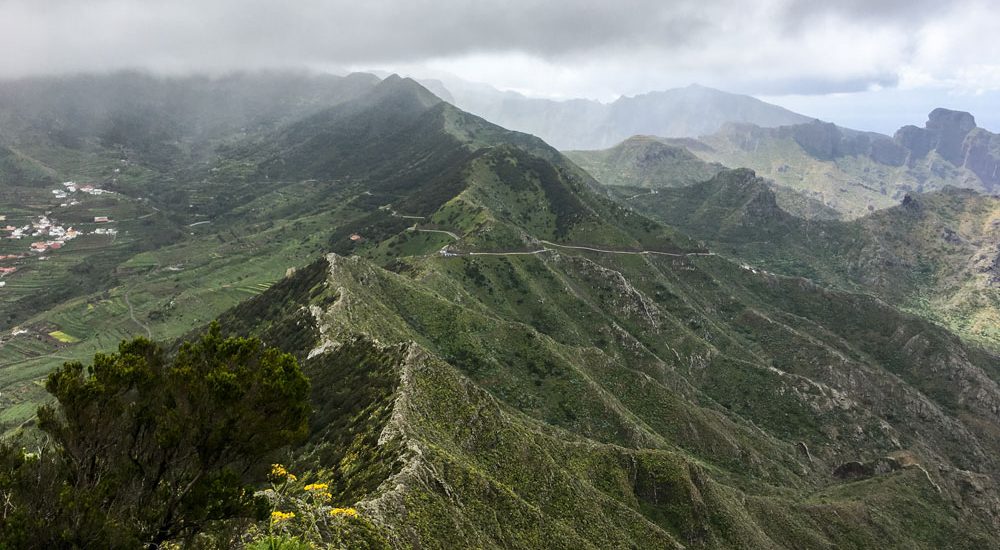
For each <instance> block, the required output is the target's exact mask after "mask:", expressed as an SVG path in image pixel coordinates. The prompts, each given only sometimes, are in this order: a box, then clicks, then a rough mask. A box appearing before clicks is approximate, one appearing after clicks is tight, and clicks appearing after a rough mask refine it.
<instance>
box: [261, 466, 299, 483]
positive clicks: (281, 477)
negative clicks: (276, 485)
mask: <svg viewBox="0 0 1000 550" xmlns="http://www.w3.org/2000/svg"><path fill="white" fill-rule="evenodd" d="M268 477H269V478H271V481H285V480H288V481H295V480H296V479H298V478H297V477H295V474H290V473H288V470H287V469H286V468H285V467H284V466H282V465H281V464H271V473H270V474H268Z"/></svg>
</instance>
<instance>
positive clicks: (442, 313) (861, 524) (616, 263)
mask: <svg viewBox="0 0 1000 550" xmlns="http://www.w3.org/2000/svg"><path fill="white" fill-rule="evenodd" d="M182 174H190V175H197V177H192V178H190V179H185V180H178V181H177V182H176V184H175V185H174V186H173V188H174V190H180V191H183V192H184V193H187V194H188V196H190V197H192V198H193V199H194V201H195V202H193V203H190V204H195V205H196V206H195V207H194V208H192V207H188V210H195V211H196V212H194V213H187V214H185V216H190V217H189V218H185V219H183V221H187V220H188V219H202V218H200V216H205V218H204V221H205V222H209V223H200V224H199V225H196V226H191V225H190V223H189V224H186V225H185V228H186V229H185V231H186V233H187V234H186V235H185V236H184V237H183V238H182V239H180V240H179V241H177V242H175V243H173V244H171V245H169V246H163V247H159V248H156V249H154V250H150V251H147V252H145V253H143V254H138V255H136V256H134V257H131V258H129V259H128V260H126V261H124V262H122V263H121V264H120V265H119V269H117V270H116V273H118V275H119V279H117V280H116V281H114V282H113V285H112V286H110V287H109V288H107V289H106V290H104V291H103V292H98V293H94V294H88V295H84V296H80V297H78V298H76V299H73V300H69V301H66V302H64V303H61V304H60V305H59V306H57V307H55V308H51V309H49V310H46V311H43V312H39V313H38V314H37V315H36V316H34V317H32V318H31V319H29V320H28V321H27V322H25V323H23V324H22V326H25V327H29V332H28V333H26V334H20V333H19V334H18V335H14V334H13V333H12V332H5V333H4V338H5V339H4V342H3V343H2V345H0V354H2V355H0V357H2V358H4V362H3V365H4V366H3V368H2V369H0V386H2V387H0V399H4V400H6V401H4V402H3V405H4V409H3V412H2V414H0V421H2V422H4V427H5V428H12V427H14V426H15V425H17V424H18V423H20V422H22V421H24V420H25V419H26V418H28V416H29V415H30V411H31V407H32V405H33V404H34V403H33V400H36V399H38V398H39V395H38V388H37V386H36V385H35V384H34V383H33V381H34V380H36V379H37V378H38V376H40V375H42V374H43V373H44V372H46V370H47V369H49V368H51V366H52V365H53V364H55V363H57V362H59V361H61V360H63V359H64V358H75V357H86V356H87V355H89V354H92V353H93V352H94V351H95V350H99V349H103V348H107V347H108V346H110V345H111V344H112V343H113V342H114V340H116V339H117V338H118V337H120V336H121V335H124V334H127V333H129V332H133V333H134V332H137V331H139V330H143V331H148V332H149V333H151V334H153V335H154V336H155V337H157V338H160V339H172V338H175V337H178V336H182V335H184V334H186V333H187V332H189V331H191V330H195V329H197V328H198V327H200V326H202V325H203V324H205V323H206V322H208V321H209V320H210V319H212V318H215V317H219V318H220V320H221V322H222V324H223V326H224V327H225V328H226V329H227V330H229V331H232V332H238V333H250V334H256V335H259V336H261V338H262V339H264V340H265V341H266V342H267V343H268V344H270V345H277V346H280V347H282V348H284V349H286V350H288V351H290V352H293V353H295V354H296V355H297V356H298V357H299V358H300V359H301V360H302V361H303V364H304V367H305V369H306V370H307V372H308V373H309V375H310V377H311V378H312V381H313V392H314V393H313V404H314V407H315V416H314V419H313V422H312V434H311V437H310V440H309V441H308V442H307V443H306V444H305V445H303V446H302V447H300V448H297V449H293V450H291V451H290V453H291V461H290V463H289V467H290V468H291V469H292V470H293V471H297V472H299V473H300V474H301V475H302V476H303V478H304V479H310V480H318V481H323V482H329V483H330V488H331V493H333V502H334V504H336V505H338V506H352V507H355V508H357V509H358V510H359V511H360V513H361V515H362V517H363V518H365V519H366V520H368V521H369V522H370V524H371V525H372V526H374V529H375V534H377V535H378V537H384V538H385V539H386V540H388V541H389V542H390V543H391V544H392V545H393V546H394V547H398V548H410V547H421V548H455V547H475V548H537V547H552V548H609V547H613V548H617V547H625V548H629V547H633V548H646V547H677V548H680V547H685V548H691V547H695V548H699V547H700V548H733V547H749V548H829V547H837V548H870V547H873V546H879V547H889V548H939V547H942V546H952V547H958V548H984V547H990V546H991V545H992V546H995V541H994V540H993V539H992V538H991V534H992V532H993V526H994V525H995V522H996V521H997V519H996V515H995V510H996V509H997V507H996V503H997V502H998V499H1000V493H998V489H997V487H996V485H995V483H994V480H995V479H996V477H997V475H998V473H1000V462H998V460H997V457H998V456H1000V453H998V451H1000V437H998V436H997V434H998V431H997V426H998V424H1000V417H998V413H997V411H998V410H1000V385H998V382H1000V371H998V369H997V364H998V357H997V355H996V354H994V353H992V352H990V351H986V350H983V349H981V348H979V347H976V346H975V345H973V344H970V343H967V342H963V341H962V340H961V339H959V338H958V337H956V336H954V335H953V334H951V333H949V332H947V331H946V330H944V329H943V328H941V327H940V326H938V325H935V324H933V323H930V322H928V321H926V320H924V319H922V318H920V317H917V316H914V315H910V314H907V313H904V312H901V311H900V310H898V309H896V308H894V307H893V306H891V305H889V304H887V303H886V302H884V301H880V300H878V299H876V298H873V297H871V296H868V295H865V294H856V293H851V292H848V291H844V290H831V289H828V288H824V287H821V286H818V285H817V284H815V283H813V282H811V281H809V280H807V279H803V278H796V277H786V276H780V275H774V274H771V273H764V272H760V271H759V270H754V269H750V268H748V267H744V266H742V265H740V263H739V262H734V261H731V260H729V259H727V258H726V257H724V256H723V255H717V254H716V251H715V250H714V249H713V248H712V247H713V246H715V242H714V241H713V243H712V245H711V246H709V247H706V246H703V245H701V244H699V243H698V242H696V241H695V240H692V239H691V238H689V237H687V236H685V234H684V232H681V231H678V230H676V229H672V228H670V227H668V226H666V225H664V224H662V223H660V222H657V221H654V220H653V219H651V218H650V217H647V216H645V215H642V214H640V213H638V212H635V211H632V210H629V209H628V208H625V207H622V206H620V205H619V204H617V203H615V202H614V201H612V200H611V199H609V198H608V197H607V196H605V195H604V194H603V192H602V191H601V190H600V188H599V186H598V184H597V182H596V181H594V180H593V179H592V178H590V177H589V175H587V174H586V172H583V171H582V170H580V169H579V168H578V167H577V166H576V165H575V164H573V163H572V162H570V161H569V160H567V159H566V158H565V157H563V156H562V155H560V154H559V153H558V152H557V151H555V150H554V149H552V148H550V147H548V146H547V145H545V143H543V142H541V141H540V140H538V139H537V138H532V137H531V136H527V135H525V134H519V133H515V132H508V131H506V130H503V129H502V128H499V127H497V126H494V125H491V124H489V123H487V122H485V121H483V120H482V119H479V118H476V117H473V116H471V115H468V114H466V113H463V112H462V111H459V110H458V109H456V108H454V107H452V106H450V105H448V104H446V103H443V102H440V101H438V100H436V99H435V98H434V96H432V95H430V94H429V93H428V92H427V91H426V90H425V89H423V88H422V87H420V86H419V85H417V84H416V83H414V82H412V81H409V80H406V79H399V78H387V79H386V80H384V81H382V82H381V83H379V84H378V85H376V86H375V87H374V88H372V90H371V91H370V92H369V93H368V94H365V95H364V96H362V97H358V98H355V99H352V100H349V101H345V102H343V103H341V104H338V105H335V106H333V107H331V108H329V109H324V110H320V111H317V112H314V113H310V114H307V115H304V116H302V117H300V118H297V119H295V120H293V121H289V122H288V123H286V124H282V125H279V126H278V127H276V128H274V129H273V130H267V131H263V132H260V133H258V134H255V135H253V136H248V137H246V138H245V139H242V140H239V141H238V142H234V143H232V144H230V145H229V146H227V147H224V148H220V149H219V150H218V152H217V155H216V156H215V157H213V158H211V159H210V160H208V161H206V162H205V163H204V164H198V165H195V166H192V167H191V168H190V169H189V170H185V171H183V172H178V173H176V174H175V175H176V176H178V177H179V176H180V175H182ZM731 175H732V174H731V173H729V172H723V173H722V174H720V175H719V176H717V177H716V179H715V180H713V181H715V182H718V181H720V178H723V177H729V176H731ZM740 181H742V182H744V183H745V184H746V185H745V186H746V187H748V189H749V188H750V187H753V185H754V184H755V183H754V182H755V180H753V178H749V177H746V178H743V180H740ZM706 189H707V187H706V186H704V185H701V186H699V185H695V186H691V187H686V188H682V189H681V190H680V191H685V192H699V193H703V196H701V197H697V198H693V199H691V201H690V202H689V203H688V204H689V206H690V207H691V208H694V209H697V208H701V210H699V211H698V212H692V213H690V214H688V215H687V216H688V217H687V218H685V219H688V220H690V223H687V224H685V225H686V226H690V227H685V230H688V229H690V232H691V233H692V234H693V235H694V237H695V238H697V239H702V240H708V239H707V238H706V237H704V236H703V235H700V234H699V231H696V229H698V226H697V225H696V220H698V219H699V216H698V214H699V213H700V214H701V215H702V216H703V217H704V219H703V220H701V221H700V222H698V223H702V224H703V225H704V226H706V227H707V226H709V225H711V224H712V223H715V224H717V225H720V226H722V227H727V228H728V227H732V228H733V229H732V230H733V231H737V226H738V220H739V219H740V218H741V217H742V218H745V219H748V220H753V219H757V218H755V216H756V215H757V214H765V213H767V212H775V211H776V212H779V213H780V209H778V208H777V207H776V205H775V203H774V200H773V197H771V199H770V200H768V197H767V195H766V194H760V193H758V195H756V196H754V195H752V194H751V193H749V192H747V193H745V194H744V195H743V196H745V200H742V202H741V199H740V198H739V197H738V196H737V195H736V194H735V193H733V192H724V193H722V192H720V193H712V192H711V191H710V190H709V191H706ZM692 190H693V191H692ZM765 190H766V189H765ZM668 192H673V190H670V189H662V190H660V191H659V192H658V193H657V194H656V195H651V196H653V197H660V196H661V195H664V196H665V195H667V194H668ZM678 192H679V191H678ZM205 197H218V198H216V199H214V200H211V201H210V200H208V199H207V198H205ZM734 202H736V203H737V204H742V205H743V206H744V208H743V209H742V210H738V211H737V212H735V213H734V212H733V211H732V209H731V206H732V204H733V203H734ZM715 203H717V205H718V208H715V209H714V211H712V208H711V205H712V204H715ZM698 204H701V205H703V206H701V207H698V206H697V205H698ZM745 212H749V213H750V214H745ZM177 215H179V214H177ZM710 215H712V216H715V217H714V221H713V219H711V218H709V217H708V216H710ZM789 219H790V218H789ZM193 223H199V222H193ZM754 223H755V222H754ZM788 223H792V222H791V221H789V222H788ZM719 241H721V239H719ZM719 252H725V251H724V250H721V249H720V251H719ZM289 268H294V269H289ZM70 326H72V327H75V328H76V332H75V334H76V335H77V336H78V337H80V339H81V341H80V342H78V343H75V344H55V343H52V342H50V341H48V340H45V339H44V338H41V334H43V333H41V332H40V331H41V330H42V328H41V327H45V328H50V327H51V328H54V329H63V328H69V327H70ZM15 358H16V359H15ZM12 359H14V360H13V361H11V360H12ZM307 527H308V526H303V529H307ZM356 535H357V537H359V538H365V537H369V536H370V535H371V536H372V539H371V540H374V538H377V537H374V535H373V533H369V532H367V531H364V532H361V531H359V532H358V533H356Z"/></svg>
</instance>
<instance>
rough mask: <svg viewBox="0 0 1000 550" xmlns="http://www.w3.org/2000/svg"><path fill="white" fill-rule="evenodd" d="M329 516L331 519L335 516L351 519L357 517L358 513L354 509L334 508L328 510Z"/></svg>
mask: <svg viewBox="0 0 1000 550" xmlns="http://www.w3.org/2000/svg"><path fill="white" fill-rule="evenodd" d="M330 515H331V516H333V517H337V516H347V517H351V518H356V517H358V511H357V510H355V509H354V508H334V509H332V510H330Z"/></svg>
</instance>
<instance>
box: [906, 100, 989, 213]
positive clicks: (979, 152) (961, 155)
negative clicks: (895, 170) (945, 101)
mask: <svg viewBox="0 0 1000 550" xmlns="http://www.w3.org/2000/svg"><path fill="white" fill-rule="evenodd" d="M893 139H894V141H895V142H896V143H898V144H899V145H900V146H902V147H904V148H905V149H906V150H907V151H908V156H907V164H908V165H909V166H911V167H912V166H914V165H916V164H917V163H918V162H921V161H924V160H925V159H926V158H927V155H928V154H929V153H930V152H931V151H934V152H936V153H937V154H938V155H940V157H941V158H943V159H944V160H946V161H948V162H950V163H951V164H952V165H954V166H957V167H962V168H966V169H968V170H969V171H971V172H972V173H974V174H975V175H976V176H977V177H978V178H979V179H980V180H982V182H983V186H984V187H985V188H986V190H987V191H988V192H991V193H996V192H998V191H1000V135H997V134H993V133H990V132H988V131H986V130H984V129H982V128H978V127H977V126H976V119H975V118H974V117H973V116H972V115H971V114H969V113H966V112H963V111H952V110H949V109H940V108H939V109H934V110H933V111H931V113H930V115H929V116H928V118H927V124H926V125H925V127H924V128H917V127H916V126H905V127H903V128H900V130H899V131H898V132H896V135H895V136H894V138H893Z"/></svg>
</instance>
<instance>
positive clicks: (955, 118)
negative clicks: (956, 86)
mask: <svg viewBox="0 0 1000 550" xmlns="http://www.w3.org/2000/svg"><path fill="white" fill-rule="evenodd" d="M926 128H927V129H928V130H931V129H939V130H957V131H959V132H962V133H963V134H967V133H969V132H971V131H972V130H974V129H975V128H976V118H975V117H974V116H972V114H971V113H968V112H965V111H953V110H951V109H945V108H943V107H938V108H937V109H934V110H933V111H931V112H930V114H929V115H927V124H926Z"/></svg>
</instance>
